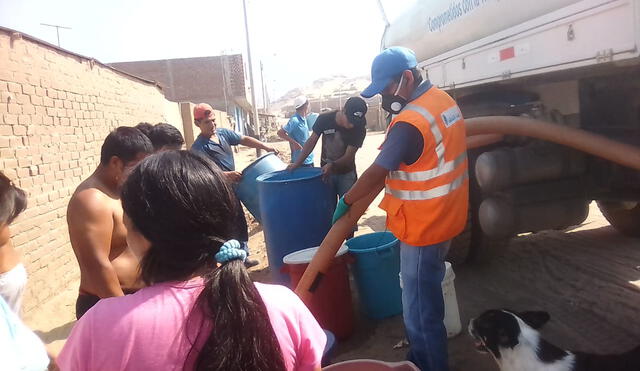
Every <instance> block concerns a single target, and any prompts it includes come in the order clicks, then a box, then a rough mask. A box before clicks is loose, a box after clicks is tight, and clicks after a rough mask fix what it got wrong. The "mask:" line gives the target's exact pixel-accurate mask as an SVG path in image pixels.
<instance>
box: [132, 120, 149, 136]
mask: <svg viewBox="0 0 640 371" xmlns="http://www.w3.org/2000/svg"><path fill="white" fill-rule="evenodd" d="M134 127H135V128H136V129H138V130H140V131H141V132H142V134H144V135H146V136H149V133H150V132H151V129H153V125H151V124H150V123H148V122H141V123H139V124H138V125H136V126H134Z"/></svg>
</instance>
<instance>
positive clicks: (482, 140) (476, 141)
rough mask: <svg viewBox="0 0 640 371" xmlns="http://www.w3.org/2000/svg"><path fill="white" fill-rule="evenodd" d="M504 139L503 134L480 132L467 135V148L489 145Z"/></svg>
mask: <svg viewBox="0 0 640 371" xmlns="http://www.w3.org/2000/svg"><path fill="white" fill-rule="evenodd" d="M503 139H504V135H502V134H479V135H473V136H467V149H468V150H469V149H474V148H478V147H484V146H488V145H490V144H495V143H498V142H501V141H502V140H503Z"/></svg>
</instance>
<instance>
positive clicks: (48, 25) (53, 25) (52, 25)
mask: <svg viewBox="0 0 640 371" xmlns="http://www.w3.org/2000/svg"><path fill="white" fill-rule="evenodd" d="M40 25H42V26H47V27H55V28H56V35H57V36H58V48H59V47H60V29H61V28H62V29H65V30H70V29H71V27H65V26H60V25H57V24H46V23H40Z"/></svg>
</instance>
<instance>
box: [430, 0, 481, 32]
mask: <svg viewBox="0 0 640 371" xmlns="http://www.w3.org/2000/svg"><path fill="white" fill-rule="evenodd" d="M490 1H492V0H457V1H452V2H451V3H450V4H449V7H448V8H447V10H445V11H444V12H442V13H440V14H438V15H437V16H435V17H429V20H428V22H427V24H428V25H429V31H430V32H436V31H440V30H441V29H442V28H443V27H444V26H446V25H447V24H449V23H451V22H453V21H455V20H456V19H458V18H460V17H462V16H464V15H466V14H467V13H470V12H472V11H474V10H475V9H477V8H479V7H481V6H483V5H484V4H486V3H488V2H490Z"/></svg>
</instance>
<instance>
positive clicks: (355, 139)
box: [313, 111, 367, 170]
mask: <svg viewBox="0 0 640 371" xmlns="http://www.w3.org/2000/svg"><path fill="white" fill-rule="evenodd" d="M336 113H337V111H332V112H326V113H322V114H320V116H318V119H317V120H316V122H315V123H314V124H313V132H314V133H316V134H317V135H319V136H322V154H321V156H320V157H321V159H320V165H321V166H324V165H325V164H326V163H327V162H332V161H336V160H338V159H339V158H341V157H342V156H344V153H345V152H346V151H347V147H348V146H352V147H356V148H360V147H362V143H364V138H365V137H366V136H367V128H366V127H365V126H364V125H354V127H353V128H352V129H346V128H344V127H342V126H340V125H338V123H337V122H336ZM355 169H356V164H355V162H354V163H353V168H352V169H351V170H355Z"/></svg>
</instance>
